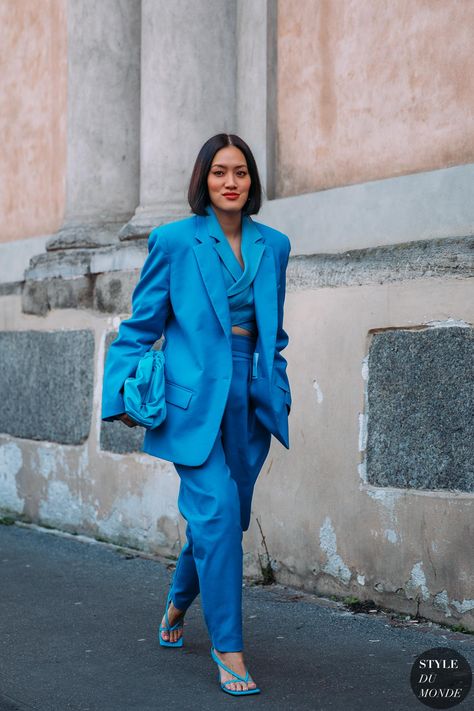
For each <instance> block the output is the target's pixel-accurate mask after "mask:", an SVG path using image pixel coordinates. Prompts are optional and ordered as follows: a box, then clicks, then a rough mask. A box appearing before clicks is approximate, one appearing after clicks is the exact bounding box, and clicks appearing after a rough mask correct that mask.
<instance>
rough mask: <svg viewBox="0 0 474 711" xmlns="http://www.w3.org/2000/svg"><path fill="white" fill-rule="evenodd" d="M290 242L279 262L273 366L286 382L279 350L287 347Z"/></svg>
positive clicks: (284, 366)
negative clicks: (286, 314)
mask: <svg viewBox="0 0 474 711" xmlns="http://www.w3.org/2000/svg"><path fill="white" fill-rule="evenodd" d="M290 252H291V244H290V241H289V240H288V244H287V248H286V252H284V257H283V259H282V262H281V268H280V281H279V289H278V330H277V336H276V343H275V367H276V368H277V369H278V371H279V373H280V375H281V377H282V379H283V380H284V381H285V382H287V383H288V377H287V375H286V366H287V361H286V358H285V357H284V356H282V354H281V351H282V350H283V349H284V348H286V347H287V345H288V342H289V337H288V334H287V332H286V331H285V329H284V328H283V317H284V310H285V308H284V307H285V296H286V268H287V266H288V261H289V258H290ZM287 404H288V408H289V409H288V411H289V410H290V409H291V391H290V386H289V385H288V397H287Z"/></svg>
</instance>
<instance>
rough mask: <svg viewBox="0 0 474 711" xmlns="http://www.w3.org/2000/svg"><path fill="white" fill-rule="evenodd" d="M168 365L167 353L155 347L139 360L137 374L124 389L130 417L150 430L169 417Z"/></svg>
mask: <svg viewBox="0 0 474 711" xmlns="http://www.w3.org/2000/svg"><path fill="white" fill-rule="evenodd" d="M164 365H165V356H164V353H163V352H162V351H160V350H156V349H153V348H151V349H150V350H149V351H147V353H145V355H144V356H143V357H142V358H141V359H140V360H139V361H138V365H137V369H136V371H135V375H134V376H133V377H130V378H127V379H126V380H125V383H124V386H123V401H124V405H125V411H126V413H127V415H129V417H131V418H132V420H135V422H138V424H139V425H142V427H146V429H149V430H152V429H155V427H158V426H159V425H160V424H161V423H162V422H163V420H164V419H165V417H166V401H165V372H164Z"/></svg>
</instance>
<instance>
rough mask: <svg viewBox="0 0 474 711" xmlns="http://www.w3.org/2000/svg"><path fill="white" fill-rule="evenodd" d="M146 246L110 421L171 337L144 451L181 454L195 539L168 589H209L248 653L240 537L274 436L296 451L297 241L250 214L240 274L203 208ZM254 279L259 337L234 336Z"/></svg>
mask: <svg viewBox="0 0 474 711" xmlns="http://www.w3.org/2000/svg"><path fill="white" fill-rule="evenodd" d="M148 244H149V254H148V257H147V259H146V261H145V264H144V266H143V269H142V272H141V276H140V280H139V282H138V284H137V286H136V287H135V290H134V292H133V296H132V307H133V313H132V316H131V318H129V319H127V320H125V321H122V323H121V324H120V328H119V334H118V337H117V338H116V339H115V341H114V342H113V343H112V344H111V346H110V349H109V352H108V355H107V360H106V367H105V374H104V383H103V407H102V417H103V419H113V418H114V417H115V416H117V415H118V414H121V413H122V412H124V406H123V399H122V393H121V389H122V386H123V383H124V381H125V379H126V378H127V377H128V376H129V375H132V374H133V373H134V371H135V368H136V365H137V363H138V360H139V359H140V358H141V357H142V356H143V354H144V353H145V352H146V351H147V350H148V349H149V348H150V346H151V345H152V344H153V343H154V342H155V340H157V339H158V338H160V337H161V335H162V333H164V335H165V342H164V345H163V352H164V354H165V398H166V401H167V414H166V419H165V420H164V421H163V422H162V423H161V424H160V425H159V427H158V428H156V429H155V430H146V433H145V440H144V447H143V448H144V451H145V452H148V453H149V454H152V455H155V456H157V457H160V458H162V459H167V460H169V461H172V462H173V463H174V466H175V469H176V471H177V472H178V474H179V477H180V480H181V482H180V490H179V496H178V508H179V510H180V512H181V514H182V516H183V517H184V518H185V520H186V521H187V528H186V536H187V541H186V543H185V545H184V546H183V548H182V550H181V554H180V556H179V559H178V562H177V564H176V570H175V574H174V577H173V583H172V587H171V588H170V593H169V595H170V597H171V599H172V600H173V603H174V605H175V606H176V607H177V608H178V609H180V610H187V608H188V607H189V606H190V605H191V603H192V601H193V600H194V598H195V597H196V596H197V595H198V594H199V593H201V597H202V608H203V613H204V617H205V621H206V624H207V627H208V630H209V634H210V637H211V640H212V644H213V646H214V647H215V648H216V649H217V650H218V651H221V652H231V651H240V650H241V649H242V647H243V636H242V573H243V551H242V534H243V531H245V530H247V529H248V527H249V522H250V511H251V502H252V495H253V490H254V485H255V482H256V479H257V476H258V474H259V472H260V470H261V467H262V465H263V463H264V460H265V458H266V456H267V454H268V450H269V448H270V440H271V434H272V433H273V434H274V435H275V437H277V439H278V440H279V441H280V442H281V443H282V444H284V445H285V446H286V447H287V448H289V441H288V413H289V410H290V406H291V395H290V388H289V385H288V379H287V375H286V360H285V358H284V357H283V356H282V355H281V351H282V350H283V348H285V346H286V345H287V343H288V336H287V334H286V332H285V331H284V329H283V306H284V300H285V274H286V266H287V263H288V257H289V253H290V242H289V240H288V237H286V235H284V234H282V233H281V232H278V231H277V230H274V229H272V228H270V227H267V226H265V225H262V224H259V223H256V222H254V221H253V220H252V219H251V218H250V217H244V218H243V220H242V256H243V260H244V265H245V268H244V270H242V268H241V266H240V265H239V263H238V262H237V259H236V257H235V255H234V254H233V253H232V249H231V247H230V245H229V243H228V241H227V238H226V237H225V235H224V233H223V232H222V229H221V227H220V224H219V221H218V219H217V217H216V214H215V212H214V210H213V209H212V208H211V207H208V208H207V215H206V216H197V215H196V216H194V217H189V218H186V219H184V220H180V221H178V222H173V223H170V224H167V225H163V226H161V227H159V228H157V229H155V230H153V232H152V233H151V234H150V237H149V243H148ZM225 269H227V270H228V271H227V272H226V271H224V270H225ZM250 285H253V299H254V304H255V317H256V322H257V329H258V334H257V338H254V337H250V336H245V335H240V334H233V333H232V332H231V313H230V309H229V301H228V299H229V298H235V299H236V302H235V303H237V304H238V305H240V306H243V307H244V308H245V305H246V304H247V306H248V303H249V297H250V300H251V294H250V292H249V287H250ZM233 313H234V312H233ZM244 313H246V312H245V311H244Z"/></svg>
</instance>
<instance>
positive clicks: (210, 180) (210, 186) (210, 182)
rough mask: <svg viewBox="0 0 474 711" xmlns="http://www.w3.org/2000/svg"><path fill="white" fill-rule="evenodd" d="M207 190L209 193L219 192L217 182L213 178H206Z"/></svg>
mask: <svg viewBox="0 0 474 711" xmlns="http://www.w3.org/2000/svg"><path fill="white" fill-rule="evenodd" d="M207 189H208V190H209V192H210V193H212V192H215V191H216V190H219V181H218V180H216V179H215V178H208V179H207Z"/></svg>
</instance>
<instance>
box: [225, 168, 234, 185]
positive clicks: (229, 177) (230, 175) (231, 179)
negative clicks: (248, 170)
mask: <svg viewBox="0 0 474 711" xmlns="http://www.w3.org/2000/svg"><path fill="white" fill-rule="evenodd" d="M225 186H226V188H235V187H236V185H235V178H234V174H233V172H232V171H229V173H227V175H226V177H225Z"/></svg>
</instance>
